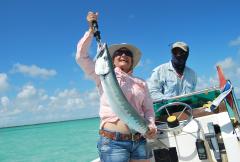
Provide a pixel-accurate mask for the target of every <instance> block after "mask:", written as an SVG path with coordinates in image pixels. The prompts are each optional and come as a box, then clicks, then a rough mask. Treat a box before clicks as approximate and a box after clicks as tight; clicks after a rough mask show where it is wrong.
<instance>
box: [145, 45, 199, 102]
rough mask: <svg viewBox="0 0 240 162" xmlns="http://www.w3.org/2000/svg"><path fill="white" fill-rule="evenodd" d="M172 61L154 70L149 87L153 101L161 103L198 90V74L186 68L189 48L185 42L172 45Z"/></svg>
mask: <svg viewBox="0 0 240 162" xmlns="http://www.w3.org/2000/svg"><path fill="white" fill-rule="evenodd" d="M171 52H172V59H171V61H169V62H168V63H165V64H162V65H159V66H158V67H156V68H155V69H154V70H153V73H152V75H151V77H150V78H149V80H148V87H149V91H150V95H151V97H152V99H153V101H159V100H164V99H168V98H171V97H173V96H178V95H182V94H186V93H190V92H193V91H194V90H195V88H196V83H197V76H196V73H195V72H194V71H193V70H192V69H190V68H189V67H187V66H186V61H187V58H188V55H189V47H188V45H187V44H186V43H184V42H176V43H174V44H173V45H172V49H171Z"/></svg>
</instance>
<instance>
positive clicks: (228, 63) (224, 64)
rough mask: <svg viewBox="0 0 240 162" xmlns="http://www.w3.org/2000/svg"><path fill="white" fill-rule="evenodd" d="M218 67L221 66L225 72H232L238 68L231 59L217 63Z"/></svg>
mask: <svg viewBox="0 0 240 162" xmlns="http://www.w3.org/2000/svg"><path fill="white" fill-rule="evenodd" d="M216 65H221V67H222V68H223V69H225V70H229V69H230V70H232V68H233V67H235V66H236V64H235V63H234V61H233V59H232V58H231V57H227V58H226V59H224V60H223V61H219V62H217V63H216ZM216 65H215V66H216Z"/></svg>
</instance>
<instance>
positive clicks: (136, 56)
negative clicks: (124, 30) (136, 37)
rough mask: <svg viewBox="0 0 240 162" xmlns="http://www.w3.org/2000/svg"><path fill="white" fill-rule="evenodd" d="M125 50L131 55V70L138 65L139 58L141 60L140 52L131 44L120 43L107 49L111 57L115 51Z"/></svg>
mask: <svg viewBox="0 0 240 162" xmlns="http://www.w3.org/2000/svg"><path fill="white" fill-rule="evenodd" d="M123 47H125V48H127V49H128V50H130V51H131V52H132V54H133V68H134V67H135V66H136V65H137V64H138V62H139V61H140V58H141V55H142V54H141V51H140V50H139V49H138V48H137V47H135V46H133V45H131V44H127V43H121V44H113V45H111V46H109V47H108V50H109V53H110V55H111V57H112V56H113V54H114V52H115V51H117V50H118V49H120V48H123Z"/></svg>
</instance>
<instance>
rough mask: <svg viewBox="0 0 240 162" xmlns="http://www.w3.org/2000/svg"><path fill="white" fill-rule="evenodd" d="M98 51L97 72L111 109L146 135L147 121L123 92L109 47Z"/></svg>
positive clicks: (126, 122) (132, 127)
mask: <svg viewBox="0 0 240 162" xmlns="http://www.w3.org/2000/svg"><path fill="white" fill-rule="evenodd" d="M98 51H99V53H98V54H97V57H96V58H97V59H96V64H95V72H96V74H97V75H99V76H100V80H101V84H102V87H103V91H104V93H105V95H106V96H107V100H108V102H109V105H110V107H111V109H112V110H113V112H114V113H115V114H116V115H117V116H118V117H119V118H120V119H121V120H122V121H123V122H124V123H125V124H127V125H128V127H129V128H130V129H133V130H135V131H137V132H140V133H142V134H145V133H146V132H147V130H148V127H147V121H146V120H145V119H144V118H143V117H142V116H141V115H140V114H139V113H138V112H137V110H136V109H135V108H134V107H133V106H132V105H131V104H130V103H129V102H128V100H127V98H126V97H125V95H124V93H123V92H122V89H121V88H120V86H119V83H118V81H117V78H116V74H115V72H114V70H113V69H114V68H113V63H112V58H111V56H110V54H109V51H108V48H107V45H106V44H102V45H101V46H99V48H98Z"/></svg>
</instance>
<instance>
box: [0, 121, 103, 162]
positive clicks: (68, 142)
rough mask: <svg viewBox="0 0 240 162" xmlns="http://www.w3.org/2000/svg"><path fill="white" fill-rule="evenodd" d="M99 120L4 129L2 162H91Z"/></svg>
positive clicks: (0, 151)
mask: <svg viewBox="0 0 240 162" xmlns="http://www.w3.org/2000/svg"><path fill="white" fill-rule="evenodd" d="M98 128H99V118H92V119H83V120H75V121H68V122H58V123H48V124H40V125H31V126H22V127H13V128H2V129H0V161H1V162H42V161H44V162H89V161H91V160H93V159H95V158H97V157H98V154H97V148H96V142H97V139H98Z"/></svg>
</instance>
